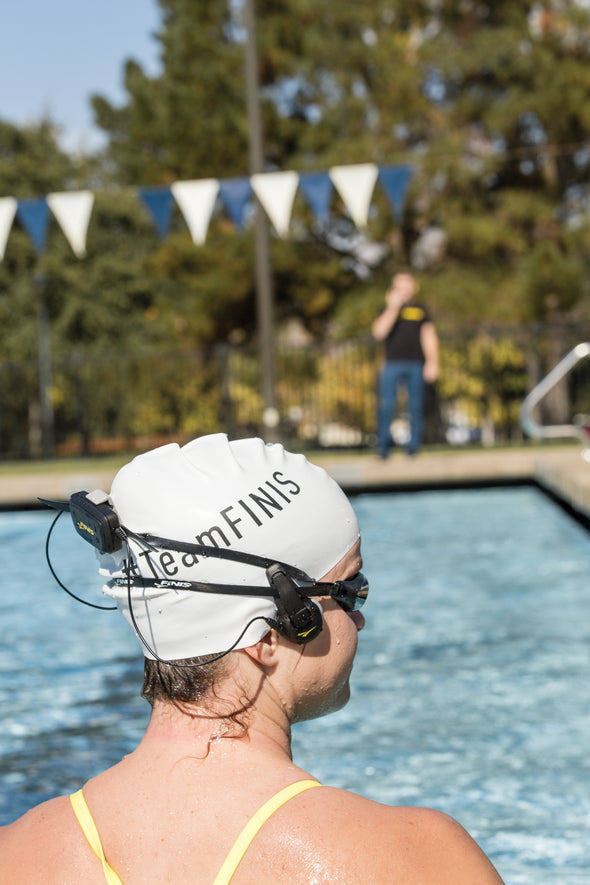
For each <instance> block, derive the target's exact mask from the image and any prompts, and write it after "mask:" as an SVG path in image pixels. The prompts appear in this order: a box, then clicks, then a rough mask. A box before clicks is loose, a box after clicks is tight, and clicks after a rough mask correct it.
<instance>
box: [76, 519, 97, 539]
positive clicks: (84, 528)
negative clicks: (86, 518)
mask: <svg viewBox="0 0 590 885" xmlns="http://www.w3.org/2000/svg"><path fill="white" fill-rule="evenodd" d="M76 528H77V529H78V530H79V531H81V532H88V534H89V535H93V534H94V532H93V531H92V529H91V528H90V526H89V525H86V523H85V522H82V521H81V520H78V522H77V523H76Z"/></svg>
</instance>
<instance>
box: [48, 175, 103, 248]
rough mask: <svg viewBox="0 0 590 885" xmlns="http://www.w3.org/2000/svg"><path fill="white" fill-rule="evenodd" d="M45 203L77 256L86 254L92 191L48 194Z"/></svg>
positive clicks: (92, 202)
mask: <svg viewBox="0 0 590 885" xmlns="http://www.w3.org/2000/svg"><path fill="white" fill-rule="evenodd" d="M47 204H48V206H49V208H50V209H51V211H52V212H53V214H54V215H55V217H56V219H57V221H58V223H59V226H60V227H61V229H62V230H63V232H64V234H65V235H66V238H67V241H68V243H69V244H70V246H71V247H72V249H73V251H74V255H76V256H77V257H78V258H84V256H85V255H86V234H87V232H88V222H89V221H90V213H91V212H92V207H93V205H94V194H93V193H92V191H68V192H67V193H61V194H48V195H47Z"/></svg>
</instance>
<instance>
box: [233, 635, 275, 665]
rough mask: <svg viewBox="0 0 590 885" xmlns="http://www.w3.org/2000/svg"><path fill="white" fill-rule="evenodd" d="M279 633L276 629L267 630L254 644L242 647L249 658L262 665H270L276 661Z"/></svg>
mask: <svg viewBox="0 0 590 885" xmlns="http://www.w3.org/2000/svg"><path fill="white" fill-rule="evenodd" d="M279 642H280V641H279V634H278V633H277V631H276V630H269V631H268V633H267V634H266V635H265V636H263V637H262V639H261V640H260V641H259V642H257V643H256V645H249V646H248V647H247V648H243V649H242V651H243V652H245V653H246V654H247V655H248V657H249V658H251V659H252V660H253V661H254V662H255V663H257V664H260V665H261V666H263V667H272V666H274V664H275V663H276V655H277V652H278V649H279Z"/></svg>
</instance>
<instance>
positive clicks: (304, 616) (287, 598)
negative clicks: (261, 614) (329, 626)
mask: <svg viewBox="0 0 590 885" xmlns="http://www.w3.org/2000/svg"><path fill="white" fill-rule="evenodd" d="M266 576H267V578H268V580H269V583H270V585H271V587H272V588H273V589H274V590H276V591H277V608H278V618H277V620H276V621H271V622H269V623H271V626H273V627H275V628H276V629H277V630H279V632H280V633H282V634H283V635H284V636H286V637H287V639H290V640H291V642H297V643H298V644H300V645H302V644H303V643H305V642H310V641H311V640H312V639H315V637H316V636H318V635H319V634H320V632H321V631H322V628H323V626H324V616H323V613H322V609H321V607H320V606H319V605H318V604H317V602H314V601H313V600H312V599H309V598H308V597H306V596H302V595H301V593H300V592H299V590H298V588H297V584H296V583H295V581H294V580H293V579H292V578H290V577H289V575H287V574H286V573H285V571H284V569H282V568H281V566H280V565H279V564H278V563H275V564H273V565H271V566H270V567H269V568H267V570H266Z"/></svg>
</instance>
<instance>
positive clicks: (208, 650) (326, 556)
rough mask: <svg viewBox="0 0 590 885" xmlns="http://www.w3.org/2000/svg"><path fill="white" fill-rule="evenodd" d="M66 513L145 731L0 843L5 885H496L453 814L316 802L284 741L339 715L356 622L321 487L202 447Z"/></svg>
mask: <svg viewBox="0 0 590 885" xmlns="http://www.w3.org/2000/svg"><path fill="white" fill-rule="evenodd" d="M69 507H70V510H71V514H72V518H73V520H74V525H75V527H76V529H77V531H78V532H79V534H80V535H81V536H82V537H86V539H87V540H89V541H90V542H91V543H92V544H94V546H95V547H96V548H97V556H98V560H99V571H100V574H101V576H102V581H103V589H104V593H105V594H106V596H107V597H108V598H109V599H108V601H109V604H110V603H111V602H112V601H114V604H115V605H116V606H117V607H118V608H119V610H120V611H121V613H122V614H123V616H124V617H125V618H126V619H127V621H128V622H129V624H130V626H131V628H132V630H133V631H134V633H135V635H136V637H137V639H138V641H139V643H140V645H141V648H142V650H143V654H144V657H145V672H144V685H143V694H144V696H145V697H146V698H147V700H148V701H149V703H150V704H151V706H152V713H151V718H150V721H149V724H148V727H147V730H146V733H145V735H144V737H143V738H142V740H141V742H140V743H139V745H138V746H137V748H136V749H135V750H134V751H133V752H131V753H130V754H129V755H128V756H126V757H124V758H123V759H122V760H121V761H120V762H119V763H118V764H116V765H115V766H114V767H112V768H110V769H108V770H107V771H105V772H103V773H101V774H98V775H97V776H96V777H92V778H91V779H90V780H89V781H88V782H87V783H86V784H84V785H81V789H80V790H78V791H77V792H75V793H74V794H73V795H72V796H61V797H58V798H54V799H51V800H50V801H48V802H45V803H43V804H41V805H39V806H37V807H36V808H34V809H33V810H31V811H29V812H28V813H27V814H25V815H24V816H23V817H22V818H20V819H19V820H17V821H16V822H15V823H13V824H11V825H9V826H7V827H4V828H2V830H0V881H2V882H10V883H11V885H31V883H37V882H38V883H41V882H42V883H43V885H58V883H59V885H80V883H81V882H83V883H84V885H101V883H105V882H107V883H110V885H117V883H123V885H162V883H173V885H183V883H186V885H198V883H213V885H222V883H228V882H230V880H231V882H232V883H233V885H254V883H256V885H277V883H289V885H310V883H318V885H320V883H335V882H341V883H346V885H369V883H383V885H395V883H403V885H422V883H429V885H432V883H436V885H445V883H448V885H474V883H477V885H488V883H489V885H494V883H496V885H497V883H501V879H500V877H499V875H498V873H497V872H496V871H495V869H494V867H493V866H492V864H491V863H490V861H489V860H488V858H487V857H486V855H485V854H484V853H483V852H482V851H481V849H480V848H479V847H478V845H477V844H476V843H475V842H474V841H473V840H472V839H471V837H470V836H469V835H468V834H467V832H466V831H465V830H464V829H463V828H462V827H461V826H460V825H459V824H458V823H457V822H456V821H455V820H453V819H452V818H450V817H448V816H447V815H445V814H443V813H440V812H438V811H435V810H431V809H426V808H413V807H412V808H402V807H390V806H387V805H382V804H380V803H378V802H373V801H371V800H369V799H365V798H363V797H362V796H359V795H356V794H354V793H349V792H347V791H346V790H342V789H336V788H334V787H330V786H324V785H322V784H320V783H318V781H317V780H315V778H314V777H313V775H312V774H310V773H309V772H307V771H303V770H302V769H301V768H300V767H298V766H297V764H296V763H295V762H294V761H293V759H292V756H291V726H292V724H293V723H295V722H300V721H302V720H306V719H311V718H314V717H318V716H323V715H324V714H326V713H329V712H331V711H333V710H338V709H339V708H341V707H342V706H343V705H344V704H346V702H347V701H348V699H349V694H350V688H349V678H350V674H351V670H352V666H353V660H354V656H355V652H356V648H357V641H358V634H359V632H360V631H361V630H362V628H363V626H364V623H365V621H364V617H363V615H362V613H361V612H360V611H359V607H360V605H361V604H362V602H363V601H364V599H365V597H366V595H367V591H368V586H367V582H366V580H365V579H364V577H363V575H362V573H361V571H360V570H361V567H362V559H361V549H360V535H359V526H358V522H357V519H356V516H355V514H354V511H353V509H352V507H351V506H350V503H349V502H348V500H347V498H346V496H345V495H344V493H343V492H342V490H341V489H340V488H339V487H338V485H337V484H336V483H335V482H334V481H333V480H332V479H331V478H330V477H329V476H328V475H327V473H325V471H323V470H322V469H320V468H319V467H316V466H313V465H312V464H310V463H309V462H308V461H307V460H306V459H305V458H304V457H303V456H302V455H294V454H290V453H288V452H286V451H285V450H284V449H283V447H282V446H280V445H265V444H264V443H263V442H262V441H261V440H256V439H246V440H238V441H232V442H230V441H229V440H228V439H227V437H226V436H225V435H224V434H213V435H211V436H205V437H201V438H200V439H196V440H194V441H193V442H191V443H189V444H188V445H186V446H184V447H183V448H180V447H179V446H177V445H176V444H172V445H167V446H163V447H160V448H158V449H155V450H153V451H151V452H148V453H147V454H144V455H140V456H138V457H136V458H135V459H134V460H133V461H131V462H130V463H129V464H127V465H126V466H125V467H123V468H122V469H121V470H120V471H119V473H118V474H117V475H116V477H115V479H114V481H113V485H112V489H111V492H110V495H109V496H107V495H106V494H105V493H100V492H93V493H91V494H88V495H87V494H86V493H85V492H84V493H79V494H77V495H74V496H72V499H71V501H70V504H69ZM73 537H75V534H73ZM77 540H79V539H77ZM80 543H81V541H80ZM90 651H91V650H90V649H89V652H90Z"/></svg>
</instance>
